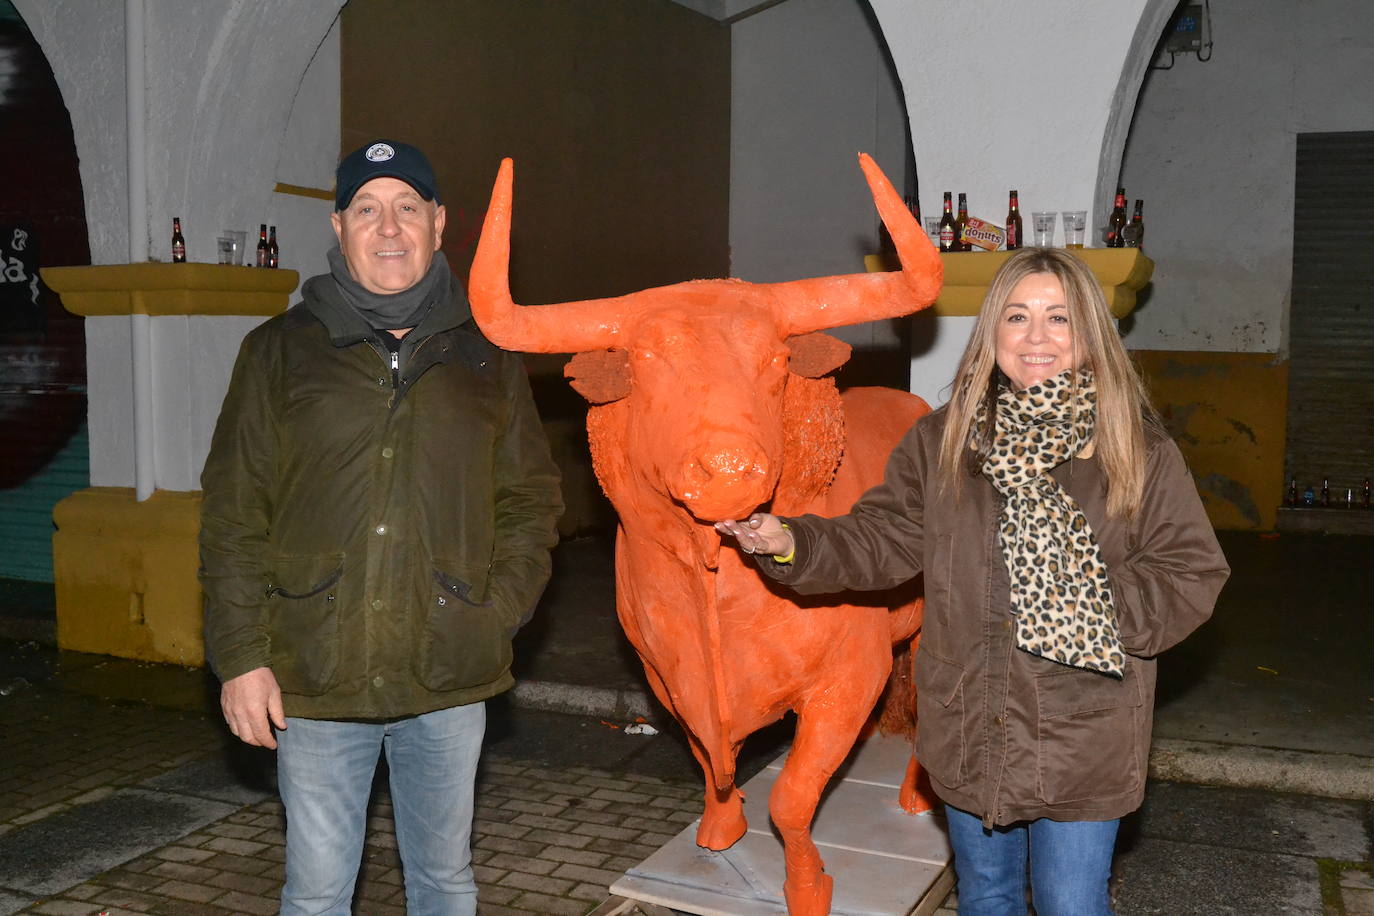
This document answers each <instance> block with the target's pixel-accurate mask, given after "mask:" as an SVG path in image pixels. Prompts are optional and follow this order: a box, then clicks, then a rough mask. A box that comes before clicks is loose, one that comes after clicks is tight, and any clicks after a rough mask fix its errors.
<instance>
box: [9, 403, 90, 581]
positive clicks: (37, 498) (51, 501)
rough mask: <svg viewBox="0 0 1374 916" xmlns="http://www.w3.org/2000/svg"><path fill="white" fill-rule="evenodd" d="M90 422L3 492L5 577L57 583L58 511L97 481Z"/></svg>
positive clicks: (83, 424)
mask: <svg viewBox="0 0 1374 916" xmlns="http://www.w3.org/2000/svg"><path fill="white" fill-rule="evenodd" d="M90 463H91V462H90V441H89V437H88V436H87V435H86V424H85V423H82V424H81V428H80V429H79V430H78V431H77V432H76V435H74V436H72V437H71V439H69V440H68V441H67V444H66V445H65V446H63V447H62V449H61V450H60V451H59V452H58V453H57V454H56V455H54V456H53V458H52V460H51V461H49V462H48V463H47V464H46V465H44V466H43V468H42V469H41V470H40V471H38V472H37V473H36V474H34V475H33V476H31V477H29V479H28V480H25V481H24V482H23V483H22V484H20V485H19V486H17V487H13V488H10V489H7V490H0V544H4V545H5V549H4V550H0V578H4V579H26V580H28V581H30V582H51V581H53V572H52V533H53V525H52V510H53V507H54V506H56V505H57V504H58V502H59V501H61V500H62V499H63V498H65V497H66V496H68V495H69V494H71V493H74V492H75V491H77V490H83V489H85V488H86V487H89V486H90V485H91V471H90Z"/></svg>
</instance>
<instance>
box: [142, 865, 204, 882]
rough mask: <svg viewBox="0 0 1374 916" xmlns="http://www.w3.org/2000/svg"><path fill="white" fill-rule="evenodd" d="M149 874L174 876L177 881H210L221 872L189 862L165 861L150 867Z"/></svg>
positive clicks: (165, 876)
mask: <svg viewBox="0 0 1374 916" xmlns="http://www.w3.org/2000/svg"><path fill="white" fill-rule="evenodd" d="M147 874H149V875H157V876H159V877H162V878H173V879H175V880H177V881H208V880H210V879H211V878H213V877H214V876H215V875H217V874H219V872H217V871H215V870H214V869H213V868H205V867H203V866H200V865H191V864H190V863H187V862H163V863H162V864H161V865H156V866H154V867H153V868H150V869H148V871H147Z"/></svg>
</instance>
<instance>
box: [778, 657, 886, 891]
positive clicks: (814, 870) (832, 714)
mask: <svg viewBox="0 0 1374 916" xmlns="http://www.w3.org/2000/svg"><path fill="white" fill-rule="evenodd" d="M884 651H885V650H884ZM881 687H882V682H881V680H879V682H878V684H877V685H876V686H875V688H874V690H873V691H871V692H870V694H869V695H868V697H867V702H865V701H864V699H863V698H851V699H850V700H849V701H848V702H847V701H846V700H845V698H840V699H839V701H838V702H835V703H834V704H833V705H831V704H829V703H827V708H826V713H825V714H822V713H821V712H820V711H817V710H814V709H813V710H809V711H808V710H807V709H805V708H804V709H801V710H799V712H798V717H797V733H796V738H795V739H794V741H793V743H792V750H791V752H790V753H789V754H788V755H787V762H786V763H784V764H783V767H782V772H781V773H780V774H778V780H777V782H775V783H774V784H773V792H772V794H771V795H770V796H769V797H768V812H769V814H770V815H771V816H772V818H773V824H774V826H776V827H777V829H778V833H779V834H781V836H782V842H783V849H784V853H785V858H786V861H787V879H786V880H785V881H784V882H783V896H784V897H785V898H786V900H787V912H788V913H789V914H790V916H825V914H827V913H829V912H830V896H831V892H832V889H833V886H834V881H833V879H832V878H831V877H830V876H829V875H827V874H825V872H824V871H823V869H824V867H825V863H824V862H822V861H821V855H820V852H819V851H818V850H817V849H816V844H815V842H813V841H812V839H811V819H812V818H813V817H814V816H815V814H816V806H817V804H819V802H820V798H821V792H823V791H824V790H825V786H826V784H827V783H828V782H830V777H831V776H833V775H834V773H835V770H836V769H838V768H839V766H840V764H841V763H843V762H844V758H845V757H846V756H848V754H849V750H850V748H851V747H852V746H853V743H854V739H855V738H856V737H857V736H858V734H859V729H860V728H862V727H863V724H864V720H865V719H866V718H867V714H868V710H869V708H870V707H871V706H872V705H873V701H874V700H876V699H877V692H878V690H880V689H881ZM832 699H833V698H832Z"/></svg>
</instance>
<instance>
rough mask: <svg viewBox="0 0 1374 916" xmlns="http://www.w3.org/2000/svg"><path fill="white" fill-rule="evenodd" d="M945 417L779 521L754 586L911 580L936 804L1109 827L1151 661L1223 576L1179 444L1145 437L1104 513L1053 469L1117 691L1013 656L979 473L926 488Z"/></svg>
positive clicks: (1131, 790) (1126, 789)
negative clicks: (845, 508) (813, 505)
mask: <svg viewBox="0 0 1374 916" xmlns="http://www.w3.org/2000/svg"><path fill="white" fill-rule="evenodd" d="M944 422H945V412H944V411H943V410H941V411H937V412H935V413H933V414H931V415H930V416H929V417H927V418H925V419H923V420H921V421H920V422H919V423H917V424H916V425H915V426H913V427H912V429H911V431H910V432H908V433H907V435H906V438H905V439H903V441H902V442H901V443H900V444H899V445H898V446H897V448H896V449H895V450H894V451H893V453H892V456H891V458H890V460H889V461H888V465H887V474H886V479H885V480H884V482H883V483H882V484H880V485H878V486H877V487H874V488H873V489H872V490H870V491H868V493H866V494H865V495H864V496H863V498H862V499H861V500H860V501H859V502H858V503H857V504H855V506H854V509H853V510H851V512H850V514H848V515H845V516H842V517H840V518H835V519H823V518H819V517H817V516H810V515H808V516H804V517H802V518H798V519H789V520H788V522H789V524H790V525H791V526H792V530H793V534H794V535H795V536H796V541H797V551H796V559H795V561H794V562H793V563H792V564H790V565H782V564H776V563H773V562H772V561H771V560H770V561H765V562H764V563H763V567H764V570H765V572H767V573H768V574H769V575H771V576H773V577H775V578H777V579H779V580H780V581H782V582H785V583H787V584H789V585H790V586H792V587H793V588H795V589H796V590H797V591H799V592H802V593H805V594H816V593H826V592H832V591H837V590H841V589H843V588H857V589H880V588H887V587H890V586H892V585H895V584H897V583H900V582H904V581H906V580H907V579H910V578H911V577H912V576H914V575H916V574H917V573H920V572H922V571H924V573H925V595H926V607H925V623H924V625H923V628H922V636H921V644H920V649H919V651H918V652H917V656H916V685H917V692H918V693H917V713H918V715H917V718H918V730H917V738H916V751H917V756H918V757H919V758H920V760H921V763H922V764H923V765H924V766H925V768H926V770H927V771H928V773H929V775H930V778H931V782H932V784H933V785H934V788H935V791H936V793H937V794H938V795H939V796H940V798H941V799H942V800H944V801H945V802H946V803H948V804H951V805H953V806H955V807H956V808H960V809H963V810H965V811H969V812H971V813H973V814H976V815H978V816H979V817H981V818H983V822H984V824H987V825H992V824H1011V823H1015V822H1017V821H1025V820H1031V819H1034V818H1040V817H1049V818H1052V819H1054V820H1061V821H1068V820H1109V819H1111V818H1116V817H1120V816H1122V815H1124V814H1127V813H1128V812H1130V811H1132V810H1134V809H1135V808H1136V807H1138V806H1139V804H1140V801H1141V799H1142V797H1143V795H1144V791H1145V775H1146V764H1147V758H1148V755H1149V747H1150V728H1151V724H1152V720H1153V707H1154V690H1155V661H1154V656H1155V655H1158V654H1159V653H1160V652H1163V651H1164V650H1165V649H1167V648H1169V647H1170V646H1172V645H1174V644H1175V643H1177V642H1178V641H1179V640H1181V639H1183V637H1185V636H1187V635H1188V634H1189V633H1191V632H1192V631H1193V629H1194V628H1196V627H1197V626H1198V625H1199V624H1200V623H1202V622H1203V621H1204V620H1206V619H1207V618H1208V617H1209V616H1210V615H1211V613H1212V606H1213V604H1214V603H1215V601H1216V597H1217V593H1218V592H1219V591H1220V590H1221V586H1222V584H1223V583H1225V581H1226V578H1227V576H1228V575H1229V574H1230V569H1229V568H1228V566H1227V564H1226V559H1225V557H1223V556H1222V553H1221V548H1220V547H1219V546H1218V545H1217V541H1216V536H1215V535H1214V534H1213V532H1212V528H1211V525H1210V524H1209V523H1208V521H1207V516H1206V514H1205V513H1204V512H1203V509H1202V504H1201V501H1200V500H1199V499H1198V495H1197V490H1196V488H1195V487H1194V485H1193V480H1192V477H1191V475H1190V474H1189V472H1188V469H1187V467H1186V466H1185V465H1184V463H1183V457H1182V456H1181V455H1180V454H1179V451H1178V447H1177V446H1175V445H1174V443H1173V442H1172V441H1170V440H1169V439H1167V438H1165V437H1163V436H1160V435H1153V436H1150V437H1149V441H1148V448H1149V457H1148V459H1147V465H1146V478H1145V492H1144V499H1143V503H1142V506H1141V508H1140V511H1139V512H1138V513H1136V515H1135V516H1134V517H1132V518H1130V519H1129V520H1122V519H1108V518H1107V515H1106V503H1107V488H1106V478H1105V477H1104V476H1103V472H1102V468H1101V466H1100V465H1099V463H1098V461H1097V459H1096V458H1087V459H1082V458H1075V459H1073V460H1071V461H1067V462H1065V463H1064V464H1062V465H1060V466H1059V467H1057V468H1055V469H1054V471H1053V472H1052V476H1053V477H1054V479H1055V480H1057V481H1058V482H1059V483H1060V484H1061V485H1062V486H1063V487H1064V488H1065V489H1066V490H1067V491H1068V493H1069V494H1070V495H1071V496H1072V497H1073V498H1074V499H1075V500H1076V501H1077V502H1078V504H1079V505H1080V506H1081V507H1082V509H1083V511H1084V513H1085V514H1086V515H1087V518H1088V522H1089V524H1090V525H1092V528H1093V531H1094V532H1095V533H1096V535H1097V539H1098V542H1099V544H1100V545H1101V548H1102V557H1103V559H1104V561H1105V562H1106V564H1107V568H1108V570H1109V573H1110V575H1111V580H1112V591H1113V597H1114V599H1115V604H1116V613H1117V619H1118V623H1119V625H1120V630H1121V641H1122V645H1123V647H1124V648H1125V650H1126V652H1127V653H1128V658H1127V666H1126V674H1125V677H1124V678H1123V679H1122V680H1117V679H1115V678H1112V677H1109V676H1106V675H1103V674H1097V673H1094V672H1090V671H1084V670H1080V669H1076V668H1069V667H1067V666H1064V665H1060V664H1057V663H1055V662H1052V661H1047V660H1046V659H1043V658H1040V657H1038V656H1035V655H1031V654H1030V653H1027V652H1023V651H1021V650H1019V649H1017V648H1016V645H1015V640H1014V634H1013V632H1012V618H1011V611H1010V598H1009V591H1008V589H1009V585H1008V579H1007V570H1006V564H1005V563H1004V562H1003V559H1002V550H1001V546H1000V544H999V542H998V535H997V525H996V519H997V516H998V514H999V513H1000V512H1001V509H1002V499H1001V497H1000V495H999V494H998V493H997V491H996V490H994V489H993V487H992V486H991V485H990V484H989V483H987V481H986V480H984V479H983V478H982V477H981V476H980V477H978V478H976V479H967V480H965V483H964V487H963V492H962V493H961V494H960V497H959V499H958V501H957V502H956V500H955V498H954V497H953V495H952V494H951V493H949V492H948V491H947V490H944V491H942V489H941V487H940V486H939V481H938V479H937V477H936V463H937V456H938V450H939V442H940V434H941V432H942V430H943V427H944Z"/></svg>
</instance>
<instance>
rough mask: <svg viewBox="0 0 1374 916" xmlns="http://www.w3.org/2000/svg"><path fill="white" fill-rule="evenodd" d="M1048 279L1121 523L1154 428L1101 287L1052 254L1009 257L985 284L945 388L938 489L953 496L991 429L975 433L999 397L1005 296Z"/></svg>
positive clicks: (977, 467)
mask: <svg viewBox="0 0 1374 916" xmlns="http://www.w3.org/2000/svg"><path fill="white" fill-rule="evenodd" d="M1042 273H1044V274H1053V275H1054V276H1055V277H1056V278H1058V280H1059V282H1060V283H1061V284H1062V285H1063V287H1064V300H1065V302H1064V304H1065V305H1066V306H1067V307H1068V310H1069V329H1070V331H1071V332H1072V334H1073V346H1074V353H1075V354H1076V355H1077V356H1079V357H1081V359H1082V364H1083V365H1084V366H1086V367H1088V368H1090V369H1092V371H1093V376H1094V379H1095V380H1096V385H1097V422H1096V431H1095V433H1094V436H1093V447H1094V449H1095V451H1096V454H1097V457H1098V460H1099V461H1100V462H1101V463H1102V469H1103V472H1104V473H1105V475H1106V477H1107V512H1108V514H1109V515H1112V516H1116V517H1122V516H1130V515H1134V514H1135V512H1136V510H1137V509H1138V508H1140V500H1141V492H1142V490H1143V488H1144V476H1145V427H1146V425H1151V426H1154V427H1156V428H1157V427H1158V426H1159V418H1158V416H1157V415H1156V414H1155V411H1154V408H1153V407H1151V406H1150V400H1149V395H1148V393H1147V392H1146V390H1145V385H1144V383H1143V382H1142V381H1141V379H1140V374H1139V373H1138V372H1137V371H1136V368H1135V365H1134V363H1132V361H1131V358H1130V356H1129V355H1127V353H1126V348H1125V347H1124V346H1122V344H1121V338H1120V336H1119V335H1118V333H1117V330H1116V324H1115V323H1114V322H1113V320H1112V315H1111V312H1110V311H1108V309H1107V300H1106V298H1105V297H1104V296H1103V295H1102V288H1101V287H1100V286H1099V285H1098V283H1097V280H1096V278H1094V277H1093V275H1092V272H1091V271H1090V270H1088V268H1087V266H1086V265H1085V264H1084V263H1083V262H1082V261H1080V260H1079V259H1078V258H1076V257H1074V256H1073V255H1071V254H1069V253H1068V252H1066V251H1062V250H1059V249H1055V248H1023V249H1021V250H1020V251H1017V252H1016V253H1015V254H1013V255H1012V256H1011V257H1009V258H1007V260H1006V263H1004V264H1003V265H1002V266H1001V268H1000V269H998V271H997V273H996V274H995V275H994V276H993V278H992V283H991V284H989V285H988V291H987V295H986V296H984V297H983V305H982V307H981V308H980V309H979V310H978V320H977V321H976V322H975V323H974V326H973V333H972V335H971V336H970V338H969V342H968V346H967V347H966V348H965V349H964V355H963V357H962V358H961V359H960V360H959V368H958V370H957V371H956V372H955V375H954V381H953V383H952V385H951V387H952V388H953V395H952V397H951V398H950V402H949V406H948V408H947V414H948V416H947V419H946V422H945V430H944V435H943V437H942V439H941V441H940V463H939V468H940V470H939V473H940V478H941V485H942V486H951V487H952V488H953V491H954V493H955V495H956V497H957V495H958V493H959V491H960V490H961V488H962V485H963V478H964V477H965V476H975V475H977V474H979V473H981V471H982V466H983V462H984V460H986V458H987V455H988V452H989V450H990V449H991V447H992V441H993V435H994V428H993V424H987V425H986V426H985V428H983V429H982V430H978V429H976V428H975V424H976V422H977V418H978V413H979V409H980V408H981V407H982V406H983V405H986V406H987V409H988V410H989V411H990V415H992V416H995V415H996V403H997V392H998V388H999V386H1000V385H1002V384H1005V383H1007V377H1006V375H1004V374H1003V373H1002V370H1001V369H999V368H998V366H997V329H998V326H999V325H1000V323H1001V318H1002V312H1003V310H1004V309H1005V307H1006V304H1007V299H1008V297H1009V296H1010V295H1011V291H1012V290H1013V289H1014V288H1015V287H1016V284H1018V283H1020V282H1021V281H1022V280H1024V279H1025V278H1026V277H1028V276H1030V275H1031V274H1042Z"/></svg>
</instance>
